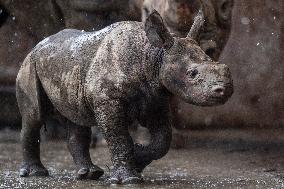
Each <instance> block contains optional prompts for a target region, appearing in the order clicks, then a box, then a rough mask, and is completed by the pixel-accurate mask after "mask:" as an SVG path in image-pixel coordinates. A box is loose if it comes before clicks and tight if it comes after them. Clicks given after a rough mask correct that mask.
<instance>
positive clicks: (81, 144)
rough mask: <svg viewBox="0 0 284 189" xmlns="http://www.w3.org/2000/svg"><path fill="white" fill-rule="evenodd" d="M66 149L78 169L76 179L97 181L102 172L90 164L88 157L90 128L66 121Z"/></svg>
mask: <svg viewBox="0 0 284 189" xmlns="http://www.w3.org/2000/svg"><path fill="white" fill-rule="evenodd" d="M67 125H68V149H69V151H70V153H71V155H72V157H73V160H74V162H75V164H76V166H77V167H78V169H79V171H78V179H93V180H97V179H99V178H100V177H101V176H102V175H103V174H104V171H103V170H102V169H101V168H100V167H98V166H96V165H94V164H93V163H92V160H91V157H90V152H89V148H90V143H91V134H92V131H91V128H89V127H82V126H78V125H75V124H74V123H72V122H70V121H67Z"/></svg>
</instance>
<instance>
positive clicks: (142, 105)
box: [17, 11, 233, 184]
mask: <svg viewBox="0 0 284 189" xmlns="http://www.w3.org/2000/svg"><path fill="white" fill-rule="evenodd" d="M232 93H233V87H232V81H231V75H230V72H229V69H228V67H227V66H226V65H224V64H219V63H217V62H213V61H212V60H211V59H210V58H209V57H208V56H207V55H206V54H205V53H204V52H203V51H202V50H201V48H200V47H199V46H198V45H197V43H196V42H195V41H194V40H193V39H192V38H190V37H187V38H174V37H172V36H171V34H170V33H169V32H168V30H167V29H166V27H165V25H164V24H163V21H162V18H161V17H160V15H159V14H158V13H157V12H155V11H154V12H153V13H152V14H150V16H149V18H148V19H147V20H146V22H145V27H143V24H142V23H140V22H130V21H129V22H119V23H116V24H113V25H111V26H109V27H107V28H105V29H103V30H101V31H98V32H81V31H78V30H70V29H69V30H63V31H61V32H59V33H57V34H55V35H53V36H51V37H49V38H46V39H45V40H43V41H42V42H40V43H39V44H38V45H37V46H36V47H35V48H34V49H33V50H32V52H31V53H30V54H29V55H28V56H27V58H26V59H25V61H24V63H23V65H22V67H21V69H20V71H19V74H18V77H17V99H18V104H19V108H20V112H21V114H22V121H23V126H22V145H23V146H22V147H23V164H22V166H21V169H20V175H21V176H28V175H35V176H41V175H48V172H47V170H46V168H44V166H43V165H42V163H41V161H40V154H39V140H40V136H39V131H40V128H41V125H42V124H43V123H44V121H45V119H46V118H47V117H49V116H51V115H52V114H54V113H55V114H56V115H57V116H58V117H59V119H60V120H63V121H64V123H65V124H66V125H68V126H69V137H68V148H69V150H70V152H71V154H72V156H73V159H74V162H75V164H76V165H77V166H78V169H79V171H78V177H79V178H81V179H86V178H90V179H98V178H99V177H100V176H101V175H102V174H103V170H102V169H100V168H99V167H98V166H96V165H94V164H93V163H92V161H91V158H90V154H89V145H90V134H91V131H90V128H91V126H97V127H98V128H100V130H101V131H102V133H103V135H104V137H105V139H106V141H107V143H108V146H109V150H110V153H111V160H112V163H113V166H114V168H113V170H112V172H111V175H110V178H109V181H110V182H111V183H123V184H125V183H137V182H141V180H142V178H141V174H140V173H141V172H142V171H143V169H144V168H145V167H146V166H147V165H148V164H150V163H151V162H152V161H153V160H157V159H160V158H162V157H163V156H164V155H165V154H166V153H167V152H168V150H169V147H170V143H171V124H170V122H171V121H170V116H169V100H170V98H171V97H172V96H177V97H179V98H181V99H183V100H185V101H186V102H188V103H192V104H196V105H200V106H213V105H221V104H224V103H225V102H226V101H227V100H228V98H229V97H230V96H231V95H232ZM134 121H138V122H139V123H140V125H142V126H143V127H146V128H148V129H149V131H150V133H151V142H150V144H149V145H147V146H142V145H140V144H134V143H133V141H132V138H131V137H130V135H129V132H128V126H130V125H131V123H133V122H134Z"/></svg>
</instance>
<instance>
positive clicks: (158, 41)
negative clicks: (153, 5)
mask: <svg viewBox="0 0 284 189" xmlns="http://www.w3.org/2000/svg"><path fill="white" fill-rule="evenodd" d="M144 29H145V32H146V35H147V37H148V39H149V41H150V43H151V44H152V45H153V46H155V47H159V48H165V49H169V48H171V47H172V45H173V44H174V38H173V36H172V35H171V34H170V32H169V31H168V29H167V28H166V26H165V24H164V22H163V19H162V17H161V16H160V14H159V13H158V12H157V11H156V10H153V11H152V12H151V14H150V15H149V16H148V18H147V19H146V21H145V28H144Z"/></svg>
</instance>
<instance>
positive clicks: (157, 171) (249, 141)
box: [0, 129, 284, 189]
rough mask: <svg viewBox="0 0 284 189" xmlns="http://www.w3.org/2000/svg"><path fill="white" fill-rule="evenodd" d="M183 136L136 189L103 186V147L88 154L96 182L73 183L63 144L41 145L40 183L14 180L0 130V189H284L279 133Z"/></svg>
mask: <svg viewBox="0 0 284 189" xmlns="http://www.w3.org/2000/svg"><path fill="white" fill-rule="evenodd" d="M189 133H190V134H186V135H185V134H184V136H185V137H187V138H188V140H186V149H171V150H170V152H169V153H168V154H167V155H166V156H165V157H164V158H163V159H161V160H159V161H155V162H153V163H152V164H151V165H150V166H149V167H147V168H146V169H145V171H144V173H143V176H144V183H143V184H141V185H128V186H119V185H109V184H107V183H106V182H105V179H106V178H107V176H108V175H109V167H111V163H110V159H109V153H108V151H107V148H106V146H105V145H102V144H101V145H99V146H98V147H97V148H96V149H91V154H92V158H93V161H94V162H96V163H97V164H98V165H99V166H101V167H102V168H103V169H104V170H105V175H104V176H103V178H101V180H100V181H91V180H88V181H78V180H76V179H75V173H76V172H75V166H74V164H73V162H72V159H71V156H70V154H69V153H68V151H67V147H66V144H65V143H64V142H42V145H41V147H42V161H43V163H44V165H45V166H46V167H47V168H48V170H49V172H50V176H49V177H45V178H35V177H31V178H20V177H19V176H18V172H17V171H18V167H19V165H20V161H21V150H20V143H19V133H18V132H13V133H12V134H11V132H10V131H3V130H2V131H0V138H1V141H0V188H1V189H2V188H78V189H83V188H96V189H100V188H109V187H110V188H135V189H136V188H138V189H139V188H157V189H159V188H177V189H181V188H188V189H191V188H218V189H219V188H224V189H230V188H246V189H247V188H284V131H282V130H277V129H276V130H258V131H254V130H242V131H239V130H222V131H192V132H189Z"/></svg>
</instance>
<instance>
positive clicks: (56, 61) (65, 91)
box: [33, 23, 119, 126]
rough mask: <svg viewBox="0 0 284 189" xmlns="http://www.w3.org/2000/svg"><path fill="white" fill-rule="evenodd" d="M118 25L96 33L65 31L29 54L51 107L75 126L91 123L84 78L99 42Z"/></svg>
mask: <svg viewBox="0 0 284 189" xmlns="http://www.w3.org/2000/svg"><path fill="white" fill-rule="evenodd" d="M117 26H119V23H117V24H113V25H111V26H109V27H107V28H105V29H103V30H100V31H97V32H83V31H79V30H73V29H66V30H63V31H61V32H59V33H57V34H55V35H53V36H50V37H48V38H46V39H44V40H43V41H42V42H40V43H39V44H38V45H37V46H36V47H35V48H34V50H33V56H35V59H36V60H37V61H36V70H37V74H38V77H39V79H40V81H41V84H42V86H43V89H44V90H45V92H46V94H47V96H48V98H49V99H50V101H51V102H52V104H53V106H54V107H55V108H56V109H57V110H58V111H59V112H60V113H61V114H62V115H63V116H65V117H66V118H68V119H69V120H71V121H73V122H74V123H76V124H78V125H87V126H92V125H93V124H94V123H95V120H94V116H93V112H92V110H91V107H89V105H88V103H87V102H86V99H85V88H84V83H85V75H86V72H87V70H88V68H89V66H90V64H91V62H92V59H93V57H94V56H95V54H96V51H97V49H98V47H99V45H100V43H101V41H102V40H103V38H104V37H105V36H106V35H107V34H108V33H109V32H111V30H112V29H113V28H115V27H117Z"/></svg>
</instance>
